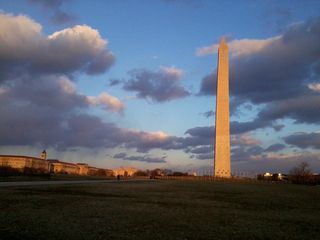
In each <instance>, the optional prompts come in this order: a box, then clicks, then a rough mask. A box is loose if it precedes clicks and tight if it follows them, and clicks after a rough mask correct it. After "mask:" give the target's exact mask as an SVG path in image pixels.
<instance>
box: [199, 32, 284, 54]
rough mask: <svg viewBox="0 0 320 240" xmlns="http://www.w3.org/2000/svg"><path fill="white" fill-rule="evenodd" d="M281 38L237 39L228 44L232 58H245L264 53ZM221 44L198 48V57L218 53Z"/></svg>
mask: <svg viewBox="0 0 320 240" xmlns="http://www.w3.org/2000/svg"><path fill="white" fill-rule="evenodd" d="M279 38H280V37H278V36H277V37H273V38H268V39H236V40H233V41H231V42H228V48H229V51H230V54H231V57H245V56H247V55H251V54H255V53H258V52H261V51H263V49H265V48H267V47H268V46H270V45H271V44H272V43H273V42H274V41H276V40H277V39H279ZM218 48H219V44H213V45H211V46H208V47H201V48H198V49H197V51H196V55H197V56H206V55H212V54H216V53H218Z"/></svg>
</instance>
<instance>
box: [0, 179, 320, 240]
mask: <svg viewBox="0 0 320 240" xmlns="http://www.w3.org/2000/svg"><path fill="white" fill-rule="evenodd" d="M319 223H320V187H319V186H298V185H289V184H259V183H241V182H236V183H235V182H232V183H231V182H200V181H173V180H171V181H166V180H156V181H137V182H121V181H120V182H118V183H102V184H87V185H63V186H60V185H59V186H38V187H15V188H0V239H64V240H67V239H139V240H143V239H161V240H170V239H319V238H320V225H319Z"/></svg>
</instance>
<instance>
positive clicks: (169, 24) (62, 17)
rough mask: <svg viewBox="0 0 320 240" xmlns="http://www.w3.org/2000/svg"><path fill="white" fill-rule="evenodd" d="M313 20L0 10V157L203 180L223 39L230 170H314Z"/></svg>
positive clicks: (39, 7) (262, 12)
mask: <svg viewBox="0 0 320 240" xmlns="http://www.w3.org/2000/svg"><path fill="white" fill-rule="evenodd" d="M319 13H320V1H318V0H308V1H305V0H290V1H286V0H281V1H278V0H264V1H262V0H243V1H237V0H227V1H222V0H221V1H220V0H151V1H150V0H105V1H102V0H101V1H98V0H93V1H84V0H46V1H45V0H25V1H22V0H12V1H5V0H0V116H1V117H0V154H19V155H20V154H21V155H28V156H38V155H39V154H40V152H42V150H43V149H46V150H47V152H48V158H51V159H60V160H63V161H68V162H87V163H89V164H91V165H94V166H98V167H104V168H118V167H120V166H124V167H129V166H130V167H136V168H139V169H154V168H166V169H173V170H178V171H188V172H197V173H198V174H211V173H212V167H213V155H214V154H213V143H214V124H215V123H214V111H215V91H216V90H215V85H216V66H217V48H218V43H219V40H220V39H221V37H225V38H226V40H227V42H228V46H229V64H230V96H231V99H230V110H231V119H230V127H231V165H232V172H233V173H234V174H236V175H252V174H256V173H260V172H266V171H269V172H288V171H290V169H292V168H293V167H294V166H296V165H297V164H299V163H300V162H303V161H306V162H308V163H309V164H310V167H311V169H312V170H313V171H314V172H320V128H319V127H320V16H319V15H320V14H319Z"/></svg>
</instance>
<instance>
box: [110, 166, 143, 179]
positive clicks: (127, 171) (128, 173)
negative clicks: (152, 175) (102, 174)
mask: <svg viewBox="0 0 320 240" xmlns="http://www.w3.org/2000/svg"><path fill="white" fill-rule="evenodd" d="M137 171H138V169H136V168H133V167H127V168H125V167H120V168H118V169H115V170H113V172H114V175H115V176H117V175H120V176H123V177H132V176H133V175H134V174H135V173H136V172H137Z"/></svg>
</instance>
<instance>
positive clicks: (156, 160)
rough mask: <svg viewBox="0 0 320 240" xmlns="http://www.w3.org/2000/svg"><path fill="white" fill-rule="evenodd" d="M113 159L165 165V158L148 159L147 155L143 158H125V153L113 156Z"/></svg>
mask: <svg viewBox="0 0 320 240" xmlns="http://www.w3.org/2000/svg"><path fill="white" fill-rule="evenodd" d="M113 157H114V158H119V159H123V160H127V161H139V162H146V163H166V160H165V159H166V156H163V157H150V156H148V155H144V156H127V154H126V153H117V154H115V155H114V156H113Z"/></svg>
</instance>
